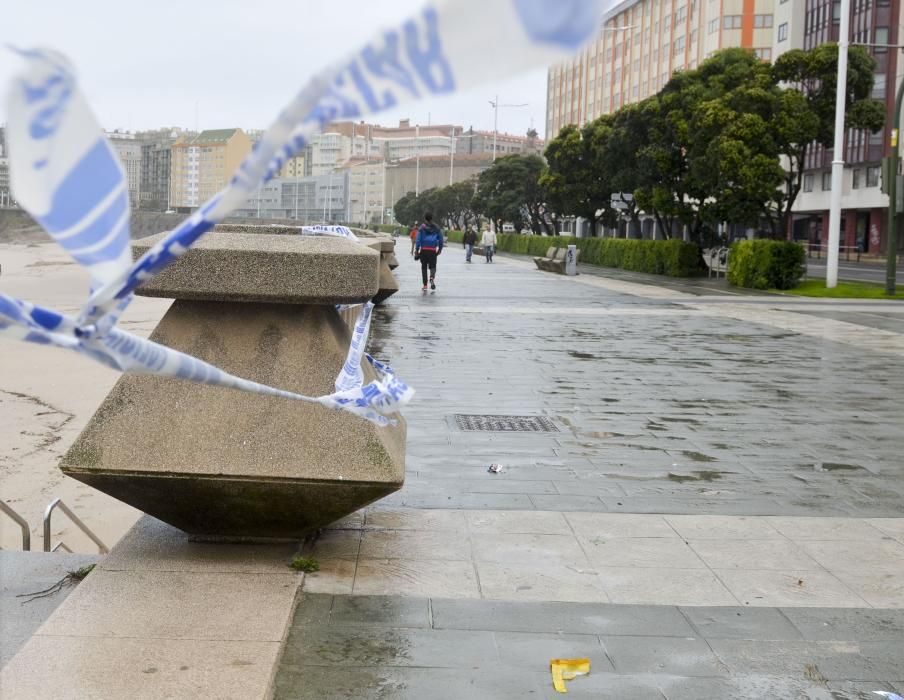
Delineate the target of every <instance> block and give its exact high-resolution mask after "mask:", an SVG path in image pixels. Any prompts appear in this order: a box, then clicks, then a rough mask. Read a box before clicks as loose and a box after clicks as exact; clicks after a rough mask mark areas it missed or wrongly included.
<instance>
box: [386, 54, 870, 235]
mask: <svg viewBox="0 0 904 700" xmlns="http://www.w3.org/2000/svg"><path fill="white" fill-rule="evenodd" d="M837 59H838V51H837V47H836V46H835V45H831V44H829V45H824V46H821V47H819V48H816V49H813V50H811V51H789V52H787V53H785V54H783V55H782V56H780V57H779V58H778V59H777V60H776V62H775V64H769V63H765V62H763V61H760V60H759V59H757V58H756V57H755V56H754V54H753V53H752V52H750V51H748V50H745V49H726V50H724V51H720V52H718V53H716V54H715V55H714V56H712V57H711V58H710V59H708V60H707V61H705V62H704V63H703V64H701V66H700V67H699V68H697V69H695V70H690V71H684V72H679V73H676V74H675V75H674V77H673V78H672V79H671V80H670V81H669V82H668V84H667V85H666V86H665V87H664V88H663V89H662V90H661V91H660V92H659V93H658V94H657V95H654V96H652V97H650V98H648V99H645V100H643V101H642V102H639V103H636V104H633V105H628V106H626V107H623V108H622V109H620V110H619V111H617V112H615V113H613V114H609V115H605V116H602V117H600V118H598V119H596V120H594V121H592V122H590V123H588V124H586V125H585V126H583V127H578V126H574V125H570V126H566V127H564V128H563V129H562V130H561V131H560V132H559V134H558V135H556V136H555V138H553V139H552V140H551V141H550V143H549V144H548V147H547V149H546V153H545V155H546V161H545V163H544V161H543V159H541V158H539V157H537V156H508V157H505V158H500V159H499V160H497V161H496V162H495V163H494V164H493V166H492V167H490V168H489V169H487V170H486V171H484V172H483V173H481V175H480V177H479V178H478V179H477V182H476V183H474V182H471V183H458V184H456V185H452V186H451V187H443V188H439V189H436V190H429V191H427V192H423V193H421V196H420V197H417V198H415V197H414V195H413V194H412V193H409V195H406V197H405V198H403V199H402V200H400V201H399V202H398V203H397V204H396V217H397V218H398V220H399V221H400V222H402V223H406V224H409V223H414V221H416V220H417V219H418V218H419V217H420V215H421V214H422V212H423V211H424V210H425V209H427V208H430V209H433V211H434V212H437V216H438V217H439V218H440V220H442V221H444V222H445V223H446V225H448V226H460V225H468V224H469V223H471V222H474V221H476V219H477V217H478V216H483V217H485V218H488V219H491V220H493V221H496V222H497V223H499V224H500V225H501V222H503V221H508V222H511V223H512V224H514V225H515V228H516V230H521V229H522V228H530V229H531V230H533V231H534V232H535V233H555V232H556V231H557V230H558V226H557V219H558V218H559V217H574V216H579V217H582V218H584V219H586V220H587V221H588V222H590V224H591V226H592V230H594V231H595V230H596V227H597V224H604V225H607V226H614V225H616V224H617V222H618V220H619V219H622V220H626V221H631V222H633V223H634V224H635V225H639V219H640V215H641V213H642V212H643V213H645V214H647V215H649V216H652V217H653V219H654V220H655V223H656V229H657V231H658V237H661V238H670V237H671V235H672V233H673V232H674V231H678V230H681V229H683V228H685V227H686V228H687V230H688V231H689V232H690V236H691V239H692V240H694V241H696V242H698V243H701V244H702V243H705V242H707V240H708V239H709V238H711V237H712V236H714V235H715V231H716V228H717V225H718V223H719V222H723V221H727V222H731V223H736V224H743V225H748V226H752V227H758V228H765V229H766V230H768V231H769V232H770V233H771V234H772V235H773V236H774V237H777V238H780V237H783V236H784V233H785V231H786V230H787V228H788V223H789V219H790V216H791V209H792V206H793V205H794V202H795V200H796V199H797V196H798V194H799V193H800V191H801V188H802V185H803V174H804V169H805V167H806V164H807V156H808V155H809V154H810V153H811V152H812V151H813V149H815V148H818V147H825V148H831V146H832V141H833V135H834V110H835V89H836V82H837V81H836V67H837ZM875 68H876V64H875V61H874V60H873V59H872V58H871V57H870V56H869V54H868V53H867V52H866V50H865V49H863V48H862V47H851V49H850V54H849V64H848V83H847V86H846V95H845V98H846V101H847V127H848V128H856V129H865V130H868V131H873V132H875V131H877V130H879V129H881V128H882V126H883V124H884V120H885V104H884V103H883V102H878V101H874V100H872V99H871V94H872V89H873V76H874V71H875ZM403 217H404V218H403Z"/></svg>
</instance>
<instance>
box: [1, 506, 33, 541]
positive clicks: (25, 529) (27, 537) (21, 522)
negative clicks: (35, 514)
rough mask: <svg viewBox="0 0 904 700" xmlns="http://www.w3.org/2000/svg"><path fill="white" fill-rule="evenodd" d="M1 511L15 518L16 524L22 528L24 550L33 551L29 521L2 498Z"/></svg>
mask: <svg viewBox="0 0 904 700" xmlns="http://www.w3.org/2000/svg"><path fill="white" fill-rule="evenodd" d="M0 511H3V512H4V513H6V514H7V515H8V516H9V517H11V518H12V519H13V520H15V521H16V524H17V525H18V526H19V527H20V528H21V529H22V551H23V552H29V551H31V528H30V527H29V526H28V521H27V520H26V519H25V518H23V517H22V516H21V515H19V514H18V513H17V512H16V511H14V510H13V509H12V508H10V507H9V506H8V505H6V504H5V503H4V502H3V501H2V500H0Z"/></svg>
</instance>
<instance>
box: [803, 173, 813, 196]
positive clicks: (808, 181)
mask: <svg viewBox="0 0 904 700" xmlns="http://www.w3.org/2000/svg"><path fill="white" fill-rule="evenodd" d="M812 191H813V175H812V173H806V174H805V175H804V192H812Z"/></svg>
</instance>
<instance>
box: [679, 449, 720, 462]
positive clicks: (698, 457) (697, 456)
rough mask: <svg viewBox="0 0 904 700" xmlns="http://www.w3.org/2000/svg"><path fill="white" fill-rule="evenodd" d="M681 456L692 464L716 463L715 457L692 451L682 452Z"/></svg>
mask: <svg viewBox="0 0 904 700" xmlns="http://www.w3.org/2000/svg"><path fill="white" fill-rule="evenodd" d="M681 454H683V455H684V456H685V457H687V458H688V459H689V460H691V461H692V462H718V461H719V460H717V459H716V458H715V457H710V456H709V455H705V454H703V453H702V452H694V451H692V450H682V451H681Z"/></svg>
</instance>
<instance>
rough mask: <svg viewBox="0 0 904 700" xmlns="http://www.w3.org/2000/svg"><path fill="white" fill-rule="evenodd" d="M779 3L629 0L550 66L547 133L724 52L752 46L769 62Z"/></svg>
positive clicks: (630, 99)
mask: <svg viewBox="0 0 904 700" xmlns="http://www.w3.org/2000/svg"><path fill="white" fill-rule="evenodd" d="M780 2H781V0H623V1H622V2H620V3H618V4H617V5H616V6H615V7H614V8H613V9H612V10H610V11H609V12H607V13H606V14H605V15H604V16H603V23H602V26H601V29H600V33H599V36H598V37H597V38H596V40H595V41H593V42H592V43H591V44H589V45H588V46H587V47H586V48H585V49H584V50H583V51H582V52H581V53H580V54H578V55H576V56H575V57H574V58H573V59H571V60H569V61H566V62H565V63H562V64H560V65H557V66H553V67H551V68H550V69H549V73H548V78H547V80H548V82H547V99H546V135H547V138H553V137H554V136H555V135H556V134H557V133H558V132H559V130H560V129H561V128H562V127H563V126H565V125H567V124H585V123H586V122H588V121H591V120H593V119H596V118H597V117H599V116H601V115H603V114H610V113H612V112H614V111H616V110H618V109H619V108H620V107H622V106H624V105H626V104H632V103H634V102H638V101H640V100H642V99H644V98H646V97H649V96H650V95H654V94H656V93H657V92H659V90H660V89H661V88H662V87H663V86H664V85H665V84H666V83H667V82H668V81H669V79H670V78H671V76H672V74H673V73H674V72H675V71H678V70H685V69H691V68H696V67H697V66H698V65H699V64H700V63H701V62H702V61H703V60H704V59H706V58H707V57H709V56H710V55H712V54H713V53H714V52H715V51H717V50H719V49H724V48H728V47H735V46H741V47H747V48H750V49H751V50H753V51H755V52H756V53H757V55H758V56H760V57H761V58H762V59H764V60H771V58H772V51H773V38H774V35H775V15H774V11H775V5H776V3H780ZM803 2H809V0H791V1H790V2H789V3H788V4H795V5H796V4H798V3H803Z"/></svg>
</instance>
